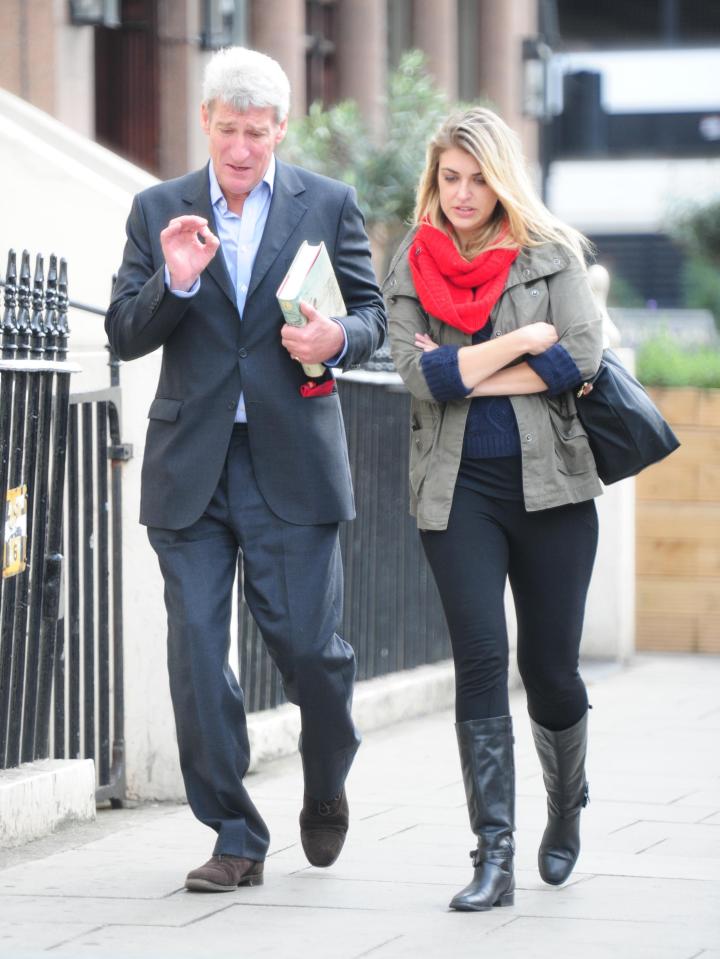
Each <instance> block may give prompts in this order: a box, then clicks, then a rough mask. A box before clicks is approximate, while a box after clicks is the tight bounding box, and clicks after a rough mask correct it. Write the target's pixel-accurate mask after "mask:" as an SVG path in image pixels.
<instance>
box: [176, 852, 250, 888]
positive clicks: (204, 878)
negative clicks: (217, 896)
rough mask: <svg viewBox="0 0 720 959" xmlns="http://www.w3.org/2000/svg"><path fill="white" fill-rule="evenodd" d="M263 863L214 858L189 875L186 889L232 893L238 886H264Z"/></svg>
mask: <svg viewBox="0 0 720 959" xmlns="http://www.w3.org/2000/svg"><path fill="white" fill-rule="evenodd" d="M263 866H264V863H262V862H255V860H254V859H241V858H240V857H239V856H222V855H221V856H213V857H212V858H211V859H208V861H207V862H206V863H205V865H204V866H199V867H198V868H197V869H193V870H192V872H189V873H188V874H187V879H186V880H185V888H186V889H192V890H193V891H194V892H232V891H233V889H237V887H238V886H262V884H263Z"/></svg>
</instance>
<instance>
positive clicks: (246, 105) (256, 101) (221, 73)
mask: <svg viewBox="0 0 720 959" xmlns="http://www.w3.org/2000/svg"><path fill="white" fill-rule="evenodd" d="M214 100H222V101H223V103H227V104H228V106H230V107H232V108H233V110H239V111H240V112H243V113H244V112H245V111H247V110H250V109H252V108H254V109H262V108H263V107H272V109H273V110H274V111H275V119H276V120H277V122H278V123H282V121H283V120H284V119H285V117H287V115H288V111H289V109H290V81H289V80H288V78H287V75H286V73H285V71H284V70H283V68H282V67H281V66H280V64H279V63H278V62H277V60H273V59H272V57H268V56H266V55H265V54H264V53H259V52H258V51H257V50H248V49H247V48H246V47H226V48H225V49H224V50H218V52H217V53H216V54H215V55H214V56H213V58H212V59H211V60H210V61H209V63H208V65H207V66H206V67H205V78H204V81H203V103H205V104H206V105H207V106H209V105H210V104H211V103H212V102H213V101H214Z"/></svg>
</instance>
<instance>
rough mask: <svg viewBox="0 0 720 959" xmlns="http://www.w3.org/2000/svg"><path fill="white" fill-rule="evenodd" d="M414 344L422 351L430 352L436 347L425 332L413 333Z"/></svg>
mask: <svg viewBox="0 0 720 959" xmlns="http://www.w3.org/2000/svg"><path fill="white" fill-rule="evenodd" d="M415 346H416V347H417V348H418V349H419V350H422V351H423V353H430V352H431V350H436V349H437V348H438V345H437V343H436V342H435V341H434V340H433V339H432V337H430V336H429V335H428V334H427V333H416V334H415Z"/></svg>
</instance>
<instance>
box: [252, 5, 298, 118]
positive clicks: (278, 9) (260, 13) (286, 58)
mask: <svg viewBox="0 0 720 959" xmlns="http://www.w3.org/2000/svg"><path fill="white" fill-rule="evenodd" d="M250 36H251V38H252V39H251V46H252V47H253V48H254V49H255V50H260V51H261V53H266V54H267V55H268V56H269V57H273V58H274V59H275V60H277V61H278V63H279V64H280V66H281V67H282V68H283V70H284V71H285V73H287V75H288V79H289V80H290V89H291V91H292V96H291V100H290V115H291V116H293V117H298V116H302V115H303V114H304V113H305V108H306V104H305V3H304V2H303V0H252V5H251V7H250Z"/></svg>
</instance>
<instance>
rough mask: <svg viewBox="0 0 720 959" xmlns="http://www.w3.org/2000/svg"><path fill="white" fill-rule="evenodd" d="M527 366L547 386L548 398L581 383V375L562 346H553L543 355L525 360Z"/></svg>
mask: <svg viewBox="0 0 720 959" xmlns="http://www.w3.org/2000/svg"><path fill="white" fill-rule="evenodd" d="M527 363H528V366H529V367H530V368H531V369H532V370H534V371H535V372H536V373H537V375H538V376H539V377H540V379H542V380H544V381H545V383H546V384H547V391H548V393H549V395H550V396H558V395H559V394H560V393H564V392H565V390H569V389H570V388H571V387H572V386H577V384H578V383H581V382H582V374H581V372H580V370H579V369H578V368H577V366H576V365H575V361H574V360H573V358H572V357H571V356H570V354H569V353H568V351H567V350H566V349H565V347H564V346H560V344H559V343H555V344H553V346H551V347H550V349H549V350H545V352H544V353H538V355H537V356H529V357H528V358H527Z"/></svg>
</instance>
